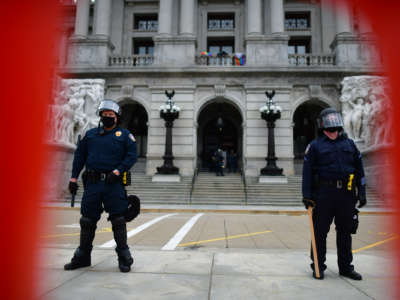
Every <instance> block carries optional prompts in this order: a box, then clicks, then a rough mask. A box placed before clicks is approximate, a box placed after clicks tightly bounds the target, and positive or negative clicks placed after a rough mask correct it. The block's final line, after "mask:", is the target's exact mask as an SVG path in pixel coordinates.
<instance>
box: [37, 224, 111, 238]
mask: <svg viewBox="0 0 400 300" xmlns="http://www.w3.org/2000/svg"><path fill="white" fill-rule="evenodd" d="M105 232H112V230H111V228H110V227H105V228H103V229H102V230H99V231H96V233H105ZM80 234H81V233H80V232H75V233H63V234H49V235H43V236H41V237H40V238H42V239H47V238H58V237H65V236H79V235H80Z"/></svg>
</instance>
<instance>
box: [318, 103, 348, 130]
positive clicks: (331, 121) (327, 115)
mask: <svg viewBox="0 0 400 300" xmlns="http://www.w3.org/2000/svg"><path fill="white" fill-rule="evenodd" d="M318 127H319V129H321V130H327V131H331V130H333V131H335V130H339V131H340V130H342V129H343V120H342V116H341V115H340V113H338V112H337V111H336V109H334V108H332V107H329V108H325V109H323V110H322V111H321V113H320V114H319V119H318Z"/></svg>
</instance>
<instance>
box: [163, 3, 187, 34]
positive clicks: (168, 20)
mask: <svg viewBox="0 0 400 300" xmlns="http://www.w3.org/2000/svg"><path fill="white" fill-rule="evenodd" d="M186 1H188V0H186ZM184 2H185V1H184ZM172 4H173V0H160V8H159V12H158V34H159V35H171V33H172V17H173V16H172Z"/></svg>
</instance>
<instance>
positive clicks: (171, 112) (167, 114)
mask: <svg viewBox="0 0 400 300" xmlns="http://www.w3.org/2000/svg"><path fill="white" fill-rule="evenodd" d="M165 95H167V101H166V103H165V104H163V105H161V106H160V118H162V119H164V121H165V128H166V135H165V153H164V156H163V159H164V164H163V165H162V166H161V167H157V173H158V174H178V173H179V169H178V168H177V167H175V166H174V164H173V160H174V156H173V155H172V127H173V126H174V120H175V119H177V118H179V111H180V110H181V109H180V108H179V107H178V106H177V105H175V104H174V102H173V101H172V97H173V96H174V95H175V91H174V90H172V92H171V93H169V92H168V91H167V90H166V91H165Z"/></svg>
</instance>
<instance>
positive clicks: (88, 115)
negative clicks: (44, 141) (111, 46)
mask: <svg viewBox="0 0 400 300" xmlns="http://www.w3.org/2000/svg"><path fill="white" fill-rule="evenodd" d="M104 83H105V81H104V80H103V79H62V80H61V87H60V89H59V91H57V93H56V96H55V101H54V104H53V105H50V107H49V115H48V118H47V120H48V123H49V126H50V128H51V129H52V130H51V131H50V135H49V137H48V140H49V141H50V142H55V143H58V144H63V145H67V146H70V147H75V145H76V142H77V139H78V136H79V135H81V136H83V134H84V133H85V132H86V131H87V130H88V129H91V128H93V127H96V126H97V125H98V122H99V117H98V116H97V114H96V111H97V108H98V106H99V103H100V101H102V100H103V98H104Z"/></svg>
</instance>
